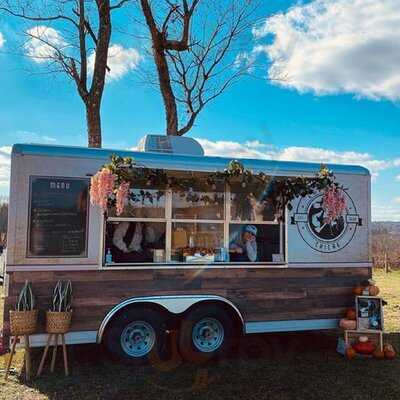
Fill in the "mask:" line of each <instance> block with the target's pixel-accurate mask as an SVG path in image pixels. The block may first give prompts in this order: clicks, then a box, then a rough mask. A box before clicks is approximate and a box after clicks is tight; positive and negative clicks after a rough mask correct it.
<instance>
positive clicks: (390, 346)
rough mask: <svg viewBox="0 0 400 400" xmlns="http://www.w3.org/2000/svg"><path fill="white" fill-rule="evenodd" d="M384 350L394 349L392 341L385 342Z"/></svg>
mask: <svg viewBox="0 0 400 400" xmlns="http://www.w3.org/2000/svg"><path fill="white" fill-rule="evenodd" d="M383 350H384V351H394V348H393V346H392V345H391V344H390V343H385V344H384V346H383Z"/></svg>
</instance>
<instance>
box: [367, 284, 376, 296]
mask: <svg viewBox="0 0 400 400" xmlns="http://www.w3.org/2000/svg"><path fill="white" fill-rule="evenodd" d="M368 292H369V295H370V296H378V294H379V288H378V286H374V285H370V286H368Z"/></svg>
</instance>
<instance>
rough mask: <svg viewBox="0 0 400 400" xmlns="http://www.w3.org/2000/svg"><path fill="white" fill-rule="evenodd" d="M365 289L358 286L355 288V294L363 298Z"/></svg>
mask: <svg viewBox="0 0 400 400" xmlns="http://www.w3.org/2000/svg"><path fill="white" fill-rule="evenodd" d="M363 290H364V288H363V287H362V286H356V287H354V288H353V294H355V295H356V296H361V295H362V293H363Z"/></svg>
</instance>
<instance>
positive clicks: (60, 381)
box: [0, 272, 400, 400]
mask: <svg viewBox="0 0 400 400" xmlns="http://www.w3.org/2000/svg"><path fill="white" fill-rule="evenodd" d="M375 278H376V280H377V284H378V286H379V287H380V288H381V291H382V292H381V295H382V296H383V297H384V298H385V299H386V300H387V301H388V303H389V304H388V306H386V307H385V324H386V329H387V331H388V334H387V335H386V340H389V341H390V342H391V343H392V344H394V345H395V346H396V347H397V348H399V349H400V333H399V306H400V272H393V273H390V274H389V275H387V276H385V274H383V273H376V274H375ZM336 338H337V335H336V334H335V333H332V332H330V333H318V332H314V333H309V334H306V333H304V334H280V335H276V334H274V335H250V336H248V337H247V338H246V339H245V340H244V341H243V343H242V344H241V346H240V347H239V350H238V354H236V355H235V356H234V357H232V358H230V359H226V360H223V361H220V362H219V363H213V364H209V365H204V366H194V365H190V364H183V363H182V362H181V361H179V360H177V361H170V362H168V363H165V364H159V365H153V366H151V367H146V368H133V367H126V366H121V365H118V364H114V363H112V362H111V361H109V360H108V358H107V357H106V356H105V355H104V353H103V352H102V351H101V349H99V347H97V346H74V347H71V348H70V349H69V355H70V361H71V370H72V374H71V376H70V377H68V378H66V377H64V376H63V374H62V365H61V360H60V359H59V361H60V363H59V364H58V365H57V366H56V373H55V374H53V375H50V374H49V373H48V371H47V370H46V371H45V374H44V375H43V377H42V378H40V379H36V380H33V381H32V382H31V383H29V384H27V383H25V382H24V379H23V373H21V366H22V365H21V364H22V352H21V351H19V352H18V356H17V363H16V364H15V370H14V373H13V375H12V376H11V377H10V381H9V382H7V383H4V381H0V382H1V383H0V399H12V400H17V399H29V400H39V399H40V400H42V399H110V400H114V399H115V400H128V399H129V400H131V399H138V400H139V399H140V400H150V399H151V400H153V399H157V400H158V399H182V400H185V399H188V400H189V399H190V400H195V399H240V398H244V399H257V400H259V399H269V400H289V399H293V400H294V399H296V400H301V399H307V400H313V399H315V400H317V399H318V400H321V399H346V400H349V399H351V400H357V399H360V400H361V399H362V400H370V399H371V400H372V399H374V400H375V399H379V400H386V399H388V400H390V399H393V400H398V399H400V385H399V375H400V358H399V359H396V360H393V361H377V360H374V359H357V360H353V361H347V360H345V359H344V358H342V357H341V356H339V355H338V354H336V352H335V346H336ZM59 355H60V354H59ZM39 357H40V354H38V353H37V354H36V357H34V362H35V364H36V365H35V366H34V370H36V368H37V362H38V361H37V360H38V358H39ZM5 361H6V356H3V357H0V369H4V364H5Z"/></svg>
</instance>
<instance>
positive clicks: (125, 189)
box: [116, 182, 129, 215]
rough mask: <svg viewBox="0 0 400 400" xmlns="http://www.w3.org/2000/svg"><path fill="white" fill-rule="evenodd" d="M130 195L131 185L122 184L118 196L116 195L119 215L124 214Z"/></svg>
mask: <svg viewBox="0 0 400 400" xmlns="http://www.w3.org/2000/svg"><path fill="white" fill-rule="evenodd" d="M128 195H129V183H128V182H122V183H121V185H120V186H119V188H118V189H117V195H116V208H117V215H121V214H122V213H123V211H124V208H125V205H126V202H127V200H128Z"/></svg>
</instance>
